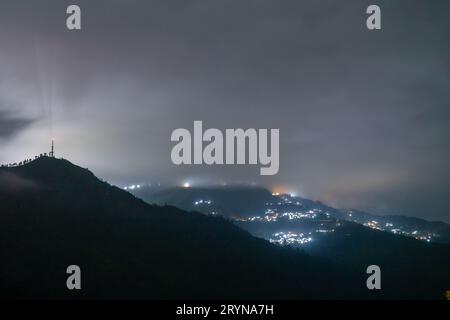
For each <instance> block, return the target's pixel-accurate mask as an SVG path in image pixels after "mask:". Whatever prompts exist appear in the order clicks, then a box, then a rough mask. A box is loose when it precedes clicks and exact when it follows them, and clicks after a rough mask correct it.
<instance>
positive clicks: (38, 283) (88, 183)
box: [0, 157, 450, 299]
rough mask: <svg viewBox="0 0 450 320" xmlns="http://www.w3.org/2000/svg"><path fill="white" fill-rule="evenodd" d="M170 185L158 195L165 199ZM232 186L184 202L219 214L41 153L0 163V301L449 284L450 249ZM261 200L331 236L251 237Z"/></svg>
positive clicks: (352, 294)
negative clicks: (73, 282)
mask: <svg viewBox="0 0 450 320" xmlns="http://www.w3.org/2000/svg"><path fill="white" fill-rule="evenodd" d="M147 191H148V190H147ZM219 191H220V192H219V193H220V194H222V191H221V190H219ZM159 192H162V191H161V190H159ZM171 192H172V191H171ZM171 192H169V193H167V192H165V193H164V192H163V193H160V194H161V197H162V195H163V194H166V195H167V196H166V197H167V198H166V199H169V200H170V199H171V197H173V195H172V196H168V194H170V193H171ZM178 192H179V191H178V190H177V191H176V192H175V193H176V194H178ZM202 192H203V191H202ZM230 192H231V193H230V194H233V195H234V197H235V198H233V199H230V198H229V197H228V195H226V196H224V198H223V199H224V201H226V202H228V203H227V204H219V202H220V201H219V200H218V198H214V199H213V200H212V199H206V197H207V196H211V197H212V194H209V193H202V194H201V197H202V199H197V197H196V198H195V200H193V203H192V206H193V207H194V208H196V209H199V210H195V211H198V212H201V211H203V212H205V208H208V210H209V206H211V205H212V204H213V203H215V202H217V205H216V204H214V205H215V206H217V207H215V208H214V210H216V209H217V210H219V209H221V210H229V211H226V212H227V214H226V215H225V217H223V216H221V214H218V213H214V214H207V215H205V214H202V213H197V212H194V211H189V212H188V211H184V210H181V209H178V208H175V207H173V206H160V205H151V204H148V203H146V202H144V201H142V200H140V199H138V198H136V197H135V196H133V195H132V194H130V193H128V192H126V191H124V190H122V189H119V188H117V187H114V186H111V185H109V184H107V183H105V182H102V181H100V180H99V179H97V178H96V177H95V176H94V175H93V174H92V173H91V172H90V171H88V170H86V169H83V168H80V167H78V166H75V165H73V164H71V163H70V162H68V161H66V160H60V159H54V158H49V157H41V158H39V159H37V160H34V161H32V162H30V163H27V164H25V165H23V166H20V167H14V168H0V261H1V265H0V297H1V298H3V299H14V298H33V299H47V298H58V299H59V298H62V299H77V298H84V299H101V298H148V299H216V298H229V299H317V298H319V299H320V298H323V299H328V298H334V299H336V298H338V299H348V298H387V299H392V298H402V299H403V298H424V299H442V298H443V297H444V296H443V294H444V292H445V290H447V289H449V288H450V274H449V272H448V271H449V266H450V246H449V245H444V244H434V243H427V242H424V241H417V240H415V239H412V238H407V237H403V236H399V235H395V234H392V233H388V232H383V231H379V230H375V229H370V228H367V227H364V226H361V225H360V224H357V223H355V222H350V221H341V220H339V221H338V220H337V219H336V218H335V217H333V216H332V213H331V212H327V210H325V209H324V210H322V211H317V210H316V211H314V210H313V209H311V210H308V211H311V212H310V213H307V215H310V217H309V218H308V217H300V216H298V217H297V216H295V215H291V216H281V214H282V213H283V212H284V209H285V208H286V207H292V208H295V207H302V206H305V209H306V206H307V205H308V206H309V205H310V204H311V205H312V204H313V203H314V202H311V203H309V202H308V201H307V200H305V202H304V204H303V203H301V204H297V202H298V201H292V200H293V199H290V198H284V199H281V198H279V197H274V196H273V195H271V194H270V192H269V193H268V192H267V190H263V189H257V190H250V191H249V193H247V194H245V193H244V194H245V198H246V199H247V200H248V202H249V203H246V204H245V205H246V208H247V209H246V210H245V214H244V213H240V212H239V211H240V210H239V208H242V207H241V204H240V203H238V202H239V201H241V200H242V201H244V200H245V199H243V198H242V191H236V190H234V191H230ZM182 194H183V192H180V195H182ZM197 195H198V196H200V194H197ZM183 197H184V196H183ZM260 197H261V199H263V200H264V201H263V202H264V203H263V209H264V210H272V211H273V212H274V213H272V215H276V214H277V213H278V216H277V219H278V220H277V221H275V223H281V222H285V221H284V220H285V219H287V221H288V220H289V219H290V218H292V217H293V218H292V219H291V221H296V222H297V223H298V225H299V226H298V227H299V228H301V225H303V223H302V222H303V220H308V221H312V224H313V225H314V229H316V227H323V228H325V229H324V230H331V229H328V228H334V232H325V233H323V237H326V238H327V239H329V240H328V241H315V240H316V239H315V240H314V241H312V242H311V243H309V244H311V246H310V247H308V249H299V248H301V246H296V245H289V246H280V245H278V244H272V243H270V242H269V241H266V240H263V239H260V238H259V237H258V236H257V237H255V236H252V235H251V234H250V233H248V232H247V231H244V230H242V227H246V228H247V229H250V228H251V227H255V228H256V229H258V227H257V226H256V225H258V224H260V223H264V222H263V221H262V220H261V221H259V220H258V219H253V220H250V219H252V218H254V217H255V216H256V215H258V214H260V213H258V212H259V211H258V206H259V204H258V205H256V200H257V199H260ZM280 199H281V200H282V201H278V200H280ZM169 200H165V201H167V202H168V203H169ZM190 200H192V199H191V198H190V197H186V198H184V200H182V199H178V200H176V201H180V203H183V201H184V203H188V202H189V201H190ZM200 200H201V201H200ZM275 200H277V202H275ZM195 202H197V204H196V203H195ZM289 202H291V203H289ZM299 203H300V202H299ZM316 204H317V203H316ZM180 207H181V205H180ZM200 209H202V210H200ZM315 209H317V208H315ZM224 212H225V211H224ZM270 212H271V211H269V215H270ZM208 213H212V212H208ZM266 213H267V212H266V211H264V215H266ZM234 214H236V217H235V219H231V218H229V217H231V216H232V215H234ZM339 214H340V215H342V216H345V214H346V213H344V212H340V213H339ZM260 218H261V219H265V218H264V217H260ZM239 219H240V220H239ZM321 223H324V224H325V225H323V226H322V225H320V224H321ZM317 224H318V225H317ZM272 231H273V230H268V231H267V230H265V231H263V232H268V233H270V234H272V233H271V232H272ZM319 233H320V232H314V235H313V237H314V238H315V237H316V236H318V234H319ZM320 235H322V233H320ZM300 238H301V237H297V238H295V239H297V240H298V239H300ZM283 239H285V240H286V239H287V240H286V241H290V240H289V239H290V238H289V237H287V238H283ZM302 239H303V238H302ZM272 240H279V239H272ZM283 241H284V240H283ZM272 242H275V243H278V242H276V241H272ZM290 243H293V244H296V242H295V241H294V242H290ZM313 244H315V245H313ZM72 264H76V265H79V266H80V267H81V270H82V289H81V290H80V291H70V290H67V288H66V278H67V274H66V268H67V266H69V265H72ZM369 264H378V265H380V267H381V270H382V290H379V291H369V290H367V288H366V278H367V276H368V275H367V274H366V273H365V270H366V267H367V266H368V265H369Z"/></svg>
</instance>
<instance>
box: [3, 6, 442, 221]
mask: <svg viewBox="0 0 450 320" xmlns="http://www.w3.org/2000/svg"><path fill="white" fill-rule="evenodd" d="M77 3H78V4H79V5H80V6H81V8H82V19H83V20H82V25H83V30H82V31H81V32H69V31H67V30H66V29H65V21H64V19H65V8H66V6H67V5H69V4H72V2H70V1H56V0H54V1H50V0H42V1H39V2H36V1H16V2H14V1H9V2H2V3H1V4H0V38H1V39H2V40H3V42H4V43H8V45H7V46H1V47H0V68H1V70H2V73H1V74H0V94H1V95H7V96H8V99H11V100H12V101H15V102H16V103H17V105H20V106H21V107H20V110H19V111H21V114H29V115H30V117H36V119H37V120H36V123H35V124H34V125H33V128H32V129H33V130H31V128H30V130H29V135H28V136H26V137H23V139H24V140H21V144H20V147H21V148H19V147H18V146H17V145H16V146H15V147H14V142H15V141H14V140H13V139H10V149H9V150H10V151H11V153H10V154H13V152H14V150H20V151H22V150H32V152H42V151H46V149H45V150H42V148H43V147H45V148H47V146H46V140H45V139H48V135H56V139H57V151H58V152H59V153H60V154H62V155H64V156H65V157H67V158H69V159H71V160H73V161H75V162H78V163H80V164H82V165H84V166H89V167H90V168H91V169H92V170H94V171H95V172H97V173H98V174H99V175H100V176H102V177H104V178H107V179H108V180H110V181H112V182H115V183H118V184H125V183H133V182H145V181H162V182H163V181H166V182H171V183H174V182H180V181H181V180H183V179H187V178H189V179H196V180H198V181H217V180H227V181H231V182H232V181H242V180H245V181H255V182H257V183H260V184H263V185H266V186H268V187H272V186H277V185H283V186H287V188H288V189H292V190H296V191H298V192H300V193H301V194H302V195H304V196H306V197H311V198H314V199H320V200H324V201H327V202H329V203H331V204H333V205H336V206H340V207H349V206H356V207H357V208H359V209H368V210H375V211H377V212H380V213H395V214H407V215H414V216H421V217H424V218H429V219H442V220H446V221H450V201H449V200H448V197H446V196H444V195H445V194H446V193H447V191H448V190H449V183H450V181H449V179H448V178H446V177H448V176H450V175H449V169H448V163H449V162H450V149H449V148H448V146H449V142H450V126H449V125H448V123H450V111H449V108H448V106H449V105H450V95H449V92H450V90H449V89H450V72H449V68H450V42H449V41H448V30H449V29H450V20H449V19H448V12H450V10H449V9H450V2H449V1H447V0H436V1H420V0H399V1H385V0H379V1H377V2H376V3H377V4H378V5H379V6H380V7H381V9H382V27H383V29H382V30H381V31H373V32H371V31H368V30H367V29H366V26H365V19H366V14H365V10H366V8H367V6H368V5H369V4H373V3H372V1H365V0H353V1H345V2H342V1H335V0H322V1H312V0H311V1H299V0H230V1H225V0H214V1H206V0H191V1H181V0H179V1H175V0H157V1H155V0H152V1H137V0H130V1H110V0H109V1H95V2H94V1H85V0H79V1H77ZM0 119H1V117H0ZM193 120H203V122H204V125H205V126H206V127H217V128H236V127H244V128H246V127H252V128H280V139H281V149H280V150H281V154H280V161H281V167H280V172H279V174H278V175H276V176H273V177H260V176H259V174H258V169H257V168H255V167H196V166H188V167H175V166H174V165H172V164H171V162H170V149H171V146H172V144H171V143H170V133H171V132H172V130H174V129H176V128H179V127H187V128H191V126H192V122H193ZM2 127H3V126H2ZM44 131H48V132H49V134H48V135H44V134H43V133H42V132H44ZM11 138H12V136H11ZM43 138H44V140H45V141H44V142H43V143H42V142H39V141H42V140H43ZM37 145H38V146H39V147H41V146H42V145H43V147H42V148H40V149H38V148H37V147H36V146H37ZM26 147H28V149H25V148H26ZM30 152H31V151H30ZM3 154H5V153H3ZM15 156H16V157H17V158H18V159H22V157H23V156H22V155H21V154H20V153H19V151H16V154H15ZM0 157H2V155H1V154H0ZM0 160H1V159H0ZM11 160H13V159H11ZM431 207H432V209H430V208H431Z"/></svg>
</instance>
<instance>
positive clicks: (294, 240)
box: [269, 231, 312, 245]
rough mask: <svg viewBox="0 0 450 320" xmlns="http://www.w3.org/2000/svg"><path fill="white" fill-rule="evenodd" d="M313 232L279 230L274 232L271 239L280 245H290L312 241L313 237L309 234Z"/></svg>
mask: <svg viewBox="0 0 450 320" xmlns="http://www.w3.org/2000/svg"><path fill="white" fill-rule="evenodd" d="M310 234H311V232H309V233H308V234H304V233H295V232H290V231H288V232H277V233H274V234H273V235H272V236H271V237H270V238H269V241H270V242H271V243H277V244H280V245H290V244H305V243H308V242H311V241H312V238H311V237H310V236H309V235H310Z"/></svg>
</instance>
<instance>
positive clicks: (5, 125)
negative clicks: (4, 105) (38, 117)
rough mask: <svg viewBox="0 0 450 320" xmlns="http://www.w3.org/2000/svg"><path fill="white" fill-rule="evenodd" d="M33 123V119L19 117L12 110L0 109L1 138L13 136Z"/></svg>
mask: <svg viewBox="0 0 450 320" xmlns="http://www.w3.org/2000/svg"><path fill="white" fill-rule="evenodd" d="M31 123H32V121H31V120H30V119H28V118H23V117H18V116H16V115H14V114H13V113H12V112H9V111H6V110H0V139H7V138H12V137H13V136H14V135H15V134H17V133H19V132H20V131H22V130H24V129H25V128H26V127H27V126H28V125H30V124H31Z"/></svg>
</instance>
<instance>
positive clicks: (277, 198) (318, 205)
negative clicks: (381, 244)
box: [130, 185, 450, 243]
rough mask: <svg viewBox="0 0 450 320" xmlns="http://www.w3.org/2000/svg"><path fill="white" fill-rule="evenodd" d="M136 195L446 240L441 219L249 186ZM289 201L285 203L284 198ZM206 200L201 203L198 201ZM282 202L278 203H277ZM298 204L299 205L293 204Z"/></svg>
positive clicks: (236, 214)
mask: <svg viewBox="0 0 450 320" xmlns="http://www.w3.org/2000/svg"><path fill="white" fill-rule="evenodd" d="M130 192H132V193H133V194H134V195H136V196H137V197H139V198H141V199H143V200H145V201H147V202H149V203H155V204H160V205H164V204H168V205H173V206H176V207H179V208H182V209H184V210H188V211H192V210H194V211H199V212H203V213H206V214H211V213H216V214H220V215H223V216H225V217H229V218H237V219H240V218H249V217H252V216H261V215H262V216H264V214H265V212H266V211H267V209H268V206H267V204H268V203H272V204H278V203H280V205H279V206H278V209H279V210H281V211H284V212H292V211H301V212H308V211H311V210H315V211H320V212H323V213H325V212H326V213H328V214H329V216H330V217H332V218H334V219H339V220H344V221H351V222H356V223H358V224H362V225H364V226H367V227H370V228H374V229H378V230H384V231H388V232H392V233H395V234H400V235H405V236H410V237H414V238H417V239H422V240H425V241H426V240H428V239H429V240H430V241H431V242H441V243H450V225H448V224H446V223H444V222H438V221H433V222H430V221H427V220H424V219H419V218H413V217H406V216H400V215H385V216H382V215H375V214H370V213H367V212H363V211H359V210H354V209H336V208H332V207H330V206H327V205H325V204H324V203H322V202H320V201H314V200H309V199H305V198H301V197H292V196H290V195H288V194H281V195H280V194H272V193H271V192H270V191H269V190H267V189H265V188H262V187H257V186H250V185H236V186H211V187H205V186H203V187H190V188H184V187H160V186H145V185H143V186H141V187H140V188H138V189H133V190H130ZM286 198H289V199H288V202H291V203H290V204H289V203H286V201H285V199H286ZM202 200H204V201H210V203H204V202H200V201H202ZM281 203H282V205H281ZM295 203H300V204H301V206H295Z"/></svg>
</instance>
